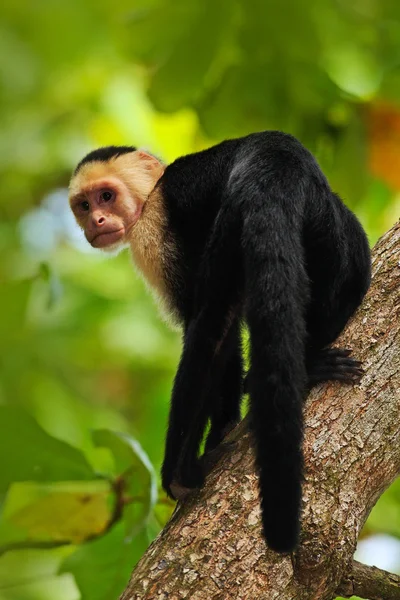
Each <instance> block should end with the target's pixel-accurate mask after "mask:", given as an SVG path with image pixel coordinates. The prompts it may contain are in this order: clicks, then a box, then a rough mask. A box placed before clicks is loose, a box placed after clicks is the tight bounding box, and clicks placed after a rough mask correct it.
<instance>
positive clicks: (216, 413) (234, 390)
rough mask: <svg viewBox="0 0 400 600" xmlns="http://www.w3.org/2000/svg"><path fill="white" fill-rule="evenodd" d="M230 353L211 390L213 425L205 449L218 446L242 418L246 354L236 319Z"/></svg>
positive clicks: (227, 348) (229, 337)
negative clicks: (243, 355)
mask: <svg viewBox="0 0 400 600" xmlns="http://www.w3.org/2000/svg"><path fill="white" fill-rule="evenodd" d="M221 350H222V351H223V352H224V354H225V355H226V359H225V361H224V364H222V365H221V366H220V373H219V378H218V379H217V381H216V382H215V387H214V389H213V390H211V394H212V405H211V427H210V431H209V433H208V436H207V440H206V445H205V452H210V451H211V450H213V449H214V448H216V447H217V446H218V444H219V443H220V442H221V441H222V440H223V438H224V437H225V436H226V435H227V434H228V433H229V431H231V430H232V429H233V428H234V427H235V426H236V425H237V423H238V422H239V420H240V402H241V398H242V394H243V389H242V388H243V384H242V381H243V357H242V346H241V335H240V323H239V322H238V321H236V322H235V323H234V324H232V327H231V329H230V331H229V333H228V335H227V337H226V340H225V342H224V345H223V348H222V349H221Z"/></svg>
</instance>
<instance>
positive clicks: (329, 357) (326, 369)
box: [307, 348, 364, 389]
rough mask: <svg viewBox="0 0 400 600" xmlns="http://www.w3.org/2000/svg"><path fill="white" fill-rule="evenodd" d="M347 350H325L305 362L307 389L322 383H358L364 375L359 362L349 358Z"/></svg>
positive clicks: (349, 351) (349, 352) (348, 350)
mask: <svg viewBox="0 0 400 600" xmlns="http://www.w3.org/2000/svg"><path fill="white" fill-rule="evenodd" d="M351 352H352V350H350V349H348V348H325V349H324V350H320V351H319V352H317V353H316V354H314V355H312V356H311V357H310V358H309V360H308V361H307V375H308V387H309V389H311V388H312V387H314V386H315V385H317V384H318V383H323V382H324V381H342V382H344V383H353V384H354V383H358V382H359V381H360V379H361V377H362V376H363V374H364V371H363V369H362V367H361V362H360V361H359V360H355V359H354V358H351V357H350V354H351Z"/></svg>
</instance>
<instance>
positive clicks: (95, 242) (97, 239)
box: [90, 227, 125, 248]
mask: <svg viewBox="0 0 400 600" xmlns="http://www.w3.org/2000/svg"><path fill="white" fill-rule="evenodd" d="M124 233H125V229H124V227H121V229H116V230H115V231H104V232H102V233H98V234H97V235H95V236H94V238H93V239H92V241H91V242H90V243H91V245H92V246H93V248H105V247H106V246H111V245H112V244H115V243H116V242H119V241H120V240H121V239H122V238H123V237H124Z"/></svg>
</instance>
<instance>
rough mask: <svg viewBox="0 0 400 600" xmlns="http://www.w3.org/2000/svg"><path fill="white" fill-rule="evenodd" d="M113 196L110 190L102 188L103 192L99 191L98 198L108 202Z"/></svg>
mask: <svg viewBox="0 0 400 600" xmlns="http://www.w3.org/2000/svg"><path fill="white" fill-rule="evenodd" d="M113 197H114V193H113V192H110V190H104V192H101V194H100V198H101V200H103V202H109V201H110V200H112V199H113Z"/></svg>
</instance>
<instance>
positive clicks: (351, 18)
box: [0, 0, 400, 600]
mask: <svg viewBox="0 0 400 600" xmlns="http://www.w3.org/2000/svg"><path fill="white" fill-rule="evenodd" d="M0 14H1V21H0V81H1V94H0V174H1V180H2V189H3V195H2V198H1V199H0V250H1V256H2V259H1V261H0V285H1V293H0V315H1V317H0V346H1V352H0V500H1V505H2V512H1V519H0V554H1V556H0V600H47V599H50V598H51V599H53V598H57V599H59V600H75V599H78V598H81V599H84V600H111V599H115V598H116V597H117V596H118V594H119V593H120V591H121V590H122V589H123V587H124V585H125V584H126V582H127V579H128V576H129V572H130V570H131V568H132V566H133V565H134V564H135V562H136V561H137V560H138V559H139V558H140V556H141V555H142V553H143V552H144V550H145V548H146V547H147V545H148V543H149V542H150V541H151V539H152V538H153V537H154V536H155V535H156V533H157V532H158V531H159V529H160V527H161V526H162V525H163V524H164V523H165V521H166V520H167V518H168V516H169V514H170V512H171V509H172V506H171V504H170V503H169V501H168V500H167V499H166V498H165V496H164V495H163V494H160V493H159V490H158V483H157V479H156V475H155V473H156V472H158V469H159V466H160V463H161V458H162V449H163V438H164V431H165V427H166V419H167V411H168V398H169V391H170V387H171V382H172V377H173V371H174V368H175V366H176V363H177V359H178V353H179V346H180V340H179V335H178V334H177V333H176V332H171V331H169V330H168V329H167V327H166V326H165V324H163V323H162V322H161V321H160V319H159V317H158V315H157V311H156V309H155V306H154V304H153V303H152V301H150V300H149V296H148V294H147V293H146V291H145V290H144V287H143V284H142V283H141V282H140V281H139V280H138V278H137V277H135V276H134V275H133V274H132V269H131V265H130V260H129V258H128V257H127V256H126V255H123V254H122V255H119V256H118V257H116V258H113V259H109V258H107V259H105V258H104V257H103V256H102V255H98V254H96V253H94V252H91V251H89V249H87V248H86V247H85V246H84V245H83V242H82V239H81V237H80V235H79V232H77V230H76V229H75V228H74V226H73V223H72V220H71V217H70V215H69V213H68V209H67V206H66V186H67V184H68V179H69V174H70V172H71V169H72V167H73V166H74V164H75V163H76V162H77V160H78V159H79V158H81V156H82V155H83V154H84V153H85V152H86V151H88V150H89V149H91V148H93V147H95V146H98V145H102V144H109V143H117V144H118V143H130V144H135V145H139V146H146V147H149V148H150V149H151V150H152V151H154V152H155V153H158V154H160V155H161V156H163V157H164V158H165V159H167V160H171V159H173V158H175V157H176V156H178V155H180V154H184V153H186V152H190V151H194V150H198V149H201V148H203V147H206V146H207V145H209V144H211V143H214V142H217V141H219V140H221V139H223V138H226V137H234V136H238V135H244V134H247V133H249V132H251V131H256V130H261V129H268V128H275V129H283V130H285V131H289V132H291V133H293V134H295V135H296V136H298V137H299V138H300V139H301V140H302V141H303V142H304V143H305V144H306V145H307V146H308V147H309V148H310V150H312V151H313V152H314V153H315V154H316V156H317V157H318V159H319V161H320V163H321V165H322V167H323V169H324V171H325V172H326V173H327V175H328V177H329V179H330V181H331V183H332V185H333V187H334V188H335V189H336V190H337V191H338V192H339V193H340V194H341V195H342V196H343V197H344V198H345V200H346V202H347V203H348V204H349V205H350V206H351V207H352V208H353V209H354V210H355V211H356V212H357V214H358V215H359V217H360V218H361V220H362V221H363V223H364V225H365V226H366V227H367V229H368V232H369V235H370V239H371V241H375V240H376V239H377V237H378V236H379V235H380V234H382V233H383V232H384V231H385V230H386V229H388V228H389V227H390V226H391V225H392V224H393V223H394V221H395V220H396V219H397V218H398V212H399V207H400V201H399V197H398V196H397V192H398V190H399V189H400V182H399V176H398V173H399V172H400V159H399V158H398V156H400V133H399V132H400V125H399V122H400V110H399V109H398V106H399V102H400V68H399V67H400V43H399V42H400V3H399V2H398V0H356V1H354V2H351V3H347V2H345V1H344V0H310V1H309V2H308V3H307V4H305V3H304V2H300V0H284V1H282V0H281V1H278V0H267V1H264V2H261V0H236V1H228V0H220V1H219V2H215V1H214V2H212V1H211V0H174V2H168V1H167V0H129V1H128V0H120V1H119V2H118V3H115V2H114V3H112V2H109V1H108V0H96V2H95V1H94V0H83V1H81V0H69V2H60V0H38V1H36V2H35V3H32V2H28V0H20V1H19V2H15V1H14V0H4V1H3V2H2V6H1V8H0ZM399 490H400V486H399V484H395V485H394V486H392V488H391V489H390V490H389V491H388V492H387V493H386V494H385V495H384V496H383V497H382V499H381V500H380V502H379V503H378V505H377V507H376V508H375V509H374V511H373V512H372V514H371V517H370V519H369V521H368V523H367V526H366V528H365V531H364V534H363V535H365V536H366V535H371V534H373V533H374V532H386V533H389V534H391V535H393V536H396V537H400V511H399V508H400V493H399Z"/></svg>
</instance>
